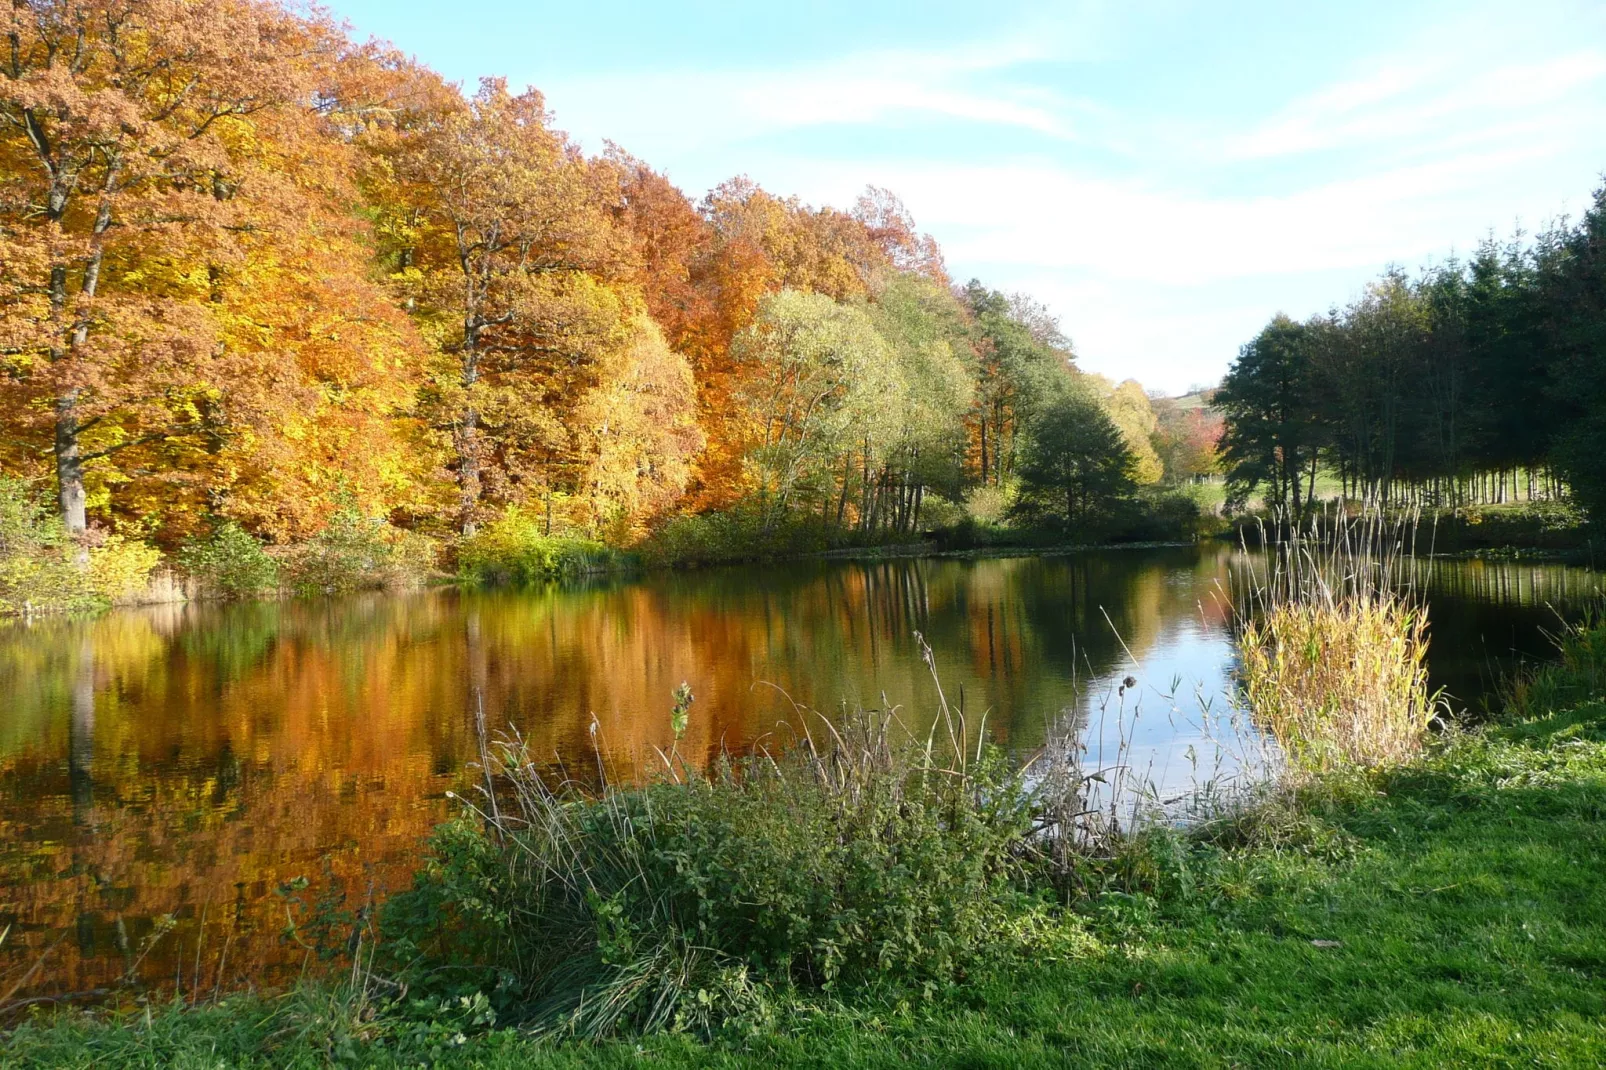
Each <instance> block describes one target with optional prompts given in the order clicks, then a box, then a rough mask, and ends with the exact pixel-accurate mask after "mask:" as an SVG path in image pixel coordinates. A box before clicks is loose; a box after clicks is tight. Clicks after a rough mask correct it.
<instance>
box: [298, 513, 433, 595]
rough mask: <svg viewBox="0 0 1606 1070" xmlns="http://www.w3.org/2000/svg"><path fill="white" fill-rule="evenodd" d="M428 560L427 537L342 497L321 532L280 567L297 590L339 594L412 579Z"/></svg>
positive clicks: (430, 561)
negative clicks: (367, 512)
mask: <svg viewBox="0 0 1606 1070" xmlns="http://www.w3.org/2000/svg"><path fill="white" fill-rule="evenodd" d="M434 559H435V546H434V544H433V543H432V542H431V541H430V540H428V539H427V538H425V537H424V536H422V535H418V534H416V533H413V532H409V531H403V530H401V529H399V528H396V527H392V526H391V525H390V524H389V523H387V522H386V521H385V520H384V519H383V518H381V517H370V516H367V515H365V514H364V513H363V512H362V510H361V509H360V508H358V507H357V505H356V503H355V502H354V501H352V500H350V499H347V500H346V501H345V502H344V503H343V504H342V505H341V506H340V508H338V509H336V510H335V512H334V513H333V514H332V515H331V516H330V517H329V523H328V524H326V525H325V526H324V529H323V530H322V531H320V532H318V534H316V535H314V536H313V537H312V538H310V539H308V540H307V541H306V542H304V543H301V544H300V545H299V546H297V547H296V548H295V549H294V551H292V553H291V554H290V557H289V561H288V567H287V570H286V571H287V572H288V576H289V580H290V586H291V587H292V588H294V589H295V590H296V592H297V593H300V594H339V593H342V592H345V591H354V590H360V589H362V588H370V587H390V586H399V585H404V584H407V583H414V582H417V581H419V580H421V579H422V578H423V577H424V576H425V575H427V574H428V572H429V570H430V569H431V568H432V567H433V564H434Z"/></svg>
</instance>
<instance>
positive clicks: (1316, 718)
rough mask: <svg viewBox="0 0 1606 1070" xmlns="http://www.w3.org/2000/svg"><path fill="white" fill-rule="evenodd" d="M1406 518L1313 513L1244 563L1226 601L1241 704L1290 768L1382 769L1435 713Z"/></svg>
mask: <svg viewBox="0 0 1606 1070" xmlns="http://www.w3.org/2000/svg"><path fill="white" fill-rule="evenodd" d="M1415 542H1416V532H1415V530H1414V523H1413V522H1411V521H1389V520H1385V519H1384V518H1383V516H1382V515H1381V514H1380V513H1377V512H1368V513H1366V514H1364V515H1362V516H1360V517H1358V518H1349V517H1344V516H1340V517H1338V518H1336V519H1333V520H1331V521H1329V520H1327V519H1326V518H1324V517H1320V516H1318V517H1316V518H1315V519H1313V520H1312V521H1311V522H1310V525H1309V526H1308V527H1307V528H1303V529H1300V528H1295V529H1294V530H1293V531H1292V532H1291V535H1290V537H1289V538H1287V539H1286V540H1284V541H1282V542H1280V543H1278V544H1276V545H1275V546H1274V547H1273V548H1272V550H1271V551H1270V552H1269V553H1268V554H1267V555H1266V556H1265V558H1264V559H1263V560H1264V562H1265V563H1264V564H1263V565H1262V566H1260V567H1258V568H1255V567H1252V568H1251V571H1250V575H1249V582H1248V584H1247V586H1246V590H1245V591H1244V593H1243V594H1242V595H1241V596H1240V597H1239V598H1238V599H1236V600H1235V603H1236V606H1237V610H1238V618H1239V631H1240V636H1239V644H1238V646H1239V657H1240V664H1239V669H1238V678H1239V683H1240V686H1241V688H1242V693H1243V697H1244V700H1245V702H1246V704H1247V706H1248V708H1249V710H1250V712H1251V714H1252V715H1253V716H1254V718H1255V719H1256V721H1257V723H1259V724H1260V725H1261V726H1262V727H1263V728H1264V729H1266V730H1268V731H1270V732H1271V733H1272V735H1273V736H1274V737H1275V738H1276V740H1277V742H1278V744H1279V745H1280V746H1281V747H1282V749H1283V751H1284V752H1285V754H1286V755H1287V756H1288V758H1289V759H1290V761H1291V762H1292V764H1293V766H1294V767H1295V768H1297V769H1302V770H1305V771H1309V772H1327V771H1332V770H1334V769H1339V768H1345V767H1355V766H1360V767H1371V766H1382V765H1392V764H1397V763H1400V762H1403V761H1405V760H1407V759H1408V758H1410V757H1411V756H1412V755H1413V754H1415V753H1416V752H1417V750H1418V749H1419V748H1420V747H1421V745H1422V742H1423V740H1424V739H1425V738H1426V737H1427V734H1428V731H1429V727H1430V725H1431V724H1432V722H1433V720H1434V719H1435V718H1436V717H1438V716H1439V715H1440V714H1441V713H1442V712H1444V711H1445V710H1446V702H1445V699H1444V696H1443V695H1442V693H1437V692H1430V691H1429V689H1428V670H1427V650H1428V630H1427V616H1426V611H1425V606H1424V604H1423V602H1422V600H1421V599H1420V597H1419V596H1418V595H1417V594H1416V591H1415V585H1414V582H1413V580H1414V573H1415V568H1416V564H1417V561H1416V558H1415V556H1414V554H1413V551H1412V550H1411V547H1412V546H1414V545H1415Z"/></svg>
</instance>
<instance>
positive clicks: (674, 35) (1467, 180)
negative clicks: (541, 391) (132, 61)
mask: <svg viewBox="0 0 1606 1070" xmlns="http://www.w3.org/2000/svg"><path fill="white" fill-rule="evenodd" d="M332 6H333V9H334V13H335V14H336V15H337V16H339V17H342V18H344V19H346V20H347V21H348V22H349V23H350V24H351V26H352V28H353V30H354V31H355V32H356V33H357V34H358V35H359V36H364V37H366V36H370V35H371V36H375V37H379V38H381V39H384V40H388V41H390V42H393V43H394V44H395V45H397V46H398V47H400V48H401V49H402V50H403V51H404V52H408V53H411V54H413V55H415V56H417V57H418V58H419V59H420V60H422V61H423V62H425V63H427V64H428V65H429V66H431V67H433V68H434V69H436V70H438V71H440V72H441V73H442V74H444V75H446V76H447V77H449V78H452V79H454V80H460V81H462V82H463V83H464V84H465V85H466V86H469V87H472V86H473V85H474V84H475V83H476V81H477V80H478V79H479V78H480V77H481V76H485V75H501V76H505V77H506V78H507V79H508V80H509V82H510V84H511V85H513V86H514V87H515V88H522V87H523V86H525V85H532V86H534V87H536V88H537V89H540V90H541V91H542V92H543V93H544V94H545V95H546V99H547V103H548V106H549V107H550V109H551V110H552V112H553V113H554V115H555V117H556V120H557V125H558V126H559V127H561V128H562V129H564V130H566V131H568V132H569V134H570V135H572V136H573V137H574V138H575V139H576V140H577V141H578V142H579V143H580V144H581V145H582V146H584V148H585V149H586V150H587V151H589V152H600V151H602V149H603V148H604V143H605V141H612V142H615V143H616V144H618V145H620V146H621V147H622V148H624V149H626V150H627V151H629V152H630V153H632V154H633V155H635V156H637V157H639V158H641V159H643V160H645V161H647V162H648V163H649V164H651V165H652V166H654V167H655V168H657V169H658V170H661V171H664V172H666V173H667V174H668V175H669V177H670V178H671V179H672V180H673V181H674V182H675V183H676V184H678V185H679V186H680V187H681V188H682V189H683V190H685V191H686V192H687V193H688V194H690V195H692V196H693V197H694V198H700V197H701V196H702V194H703V193H704V192H706V191H707V190H708V189H709V188H711V187H713V186H715V185H717V184H718V183H719V182H721V181H723V180H725V179H727V178H730V177H732V176H734V175H738V174H746V175H748V176H750V177H751V178H752V179H754V180H755V181H757V182H758V183H759V184H761V185H762V186H764V187H765V188H766V189H769V190H770V191H772V192H774V193H778V194H783V195H786V194H796V195H798V196H800V197H802V198H803V199H804V200H805V201H807V202H809V203H811V204H814V205H833V206H836V207H844V208H845V207H849V206H851V205H852V203H853V201H854V199H855V198H856V197H857V196H858V194H859V193H860V192H861V191H862V190H863V189H864V187H865V186H866V185H867V184H873V185H877V186H883V187H886V188H889V189H891V190H893V191H894V192H896V193H897V194H898V195H899V196H900V197H902V199H903V201H904V203H905V204H906V205H907V206H908V208H909V210H910V212H911V213H912V214H913V215H914V217H915V220H916V222H917V223H918V224H919V226H920V227H921V229H923V230H926V231H929V232H930V233H932V234H933V235H934V236H935V237H936V238H937V240H938V241H939V242H940V243H941V245H942V247H943V250H944V252H945V254H946V257H947V262H948V267H949V271H950V273H951V274H952V275H953V276H954V278H955V279H957V280H959V281H964V280H967V279H970V278H972V277H975V278H980V279H981V280H982V281H983V282H985V283H986V284H987V285H989V286H991V287H993V288H995V289H1000V290H1005V291H1023V292H1026V293H1029V294H1031V295H1032V296H1034V297H1036V298H1037V299H1038V300H1040V301H1042V302H1043V303H1045V304H1046V305H1048V307H1049V308H1050V309H1051V310H1052V311H1053V312H1054V313H1055V314H1056V315H1057V316H1058V317H1059V318H1060V321H1061V325H1062V327H1063V328H1064V329H1065V331H1066V333H1067V334H1068V335H1069V336H1070V337H1071V339H1072V341H1073V343H1074V345H1075V348H1076V351H1077V353H1078V362H1079V364H1080V366H1081V367H1082V368H1084V369H1085V370H1088V371H1094V372H1098V373H1101V374H1104V375H1108V376H1111V377H1112V378H1116V379H1125V378H1135V379H1137V380H1138V381H1140V382H1141V383H1143V384H1144V386H1146V387H1148V388H1150V389H1160V390H1165V391H1167V392H1170V393H1180V392H1182V391H1184V390H1186V389H1188V388H1190V387H1192V386H1194V385H1201V384H1209V383H1214V382H1216V381H1217V380H1219V378H1220V377H1221V375H1222V374H1223V373H1224V372H1225V371H1226V369H1227V367H1228V366H1229V365H1230V363H1231V362H1232V360H1233V358H1234V356H1235V355H1236V353H1237V351H1238V347H1239V346H1240V345H1242V344H1243V343H1244V342H1245V341H1247V340H1248V339H1249V338H1250V337H1252V336H1253V335H1254V333H1255V332H1256V331H1257V330H1258V329H1259V327H1260V326H1261V325H1262V324H1263V323H1264V322H1265V321H1266V320H1267V319H1269V318H1270V317H1271V316H1272V315H1273V314H1275V313H1277V312H1286V313H1288V314H1289V315H1292V316H1295V317H1298V318H1304V317H1306V316H1309V315H1313V314H1315V313H1319V312H1322V311H1325V310H1326V309H1328V308H1329V307H1331V306H1333V305H1335V304H1342V303H1344V302H1346V301H1348V300H1350V299H1351V298H1353V297H1355V296H1356V295H1358V294H1359V293H1361V292H1362V290H1363V289H1364V287H1365V286H1366V284H1367V282H1368V281H1369V280H1370V279H1372V278H1375V277H1376V276H1377V274H1378V273H1379V272H1381V271H1382V270H1383V269H1384V268H1386V267H1388V266H1390V265H1399V266H1402V267H1405V268H1407V269H1410V270H1415V269H1417V268H1420V267H1422V266H1425V265H1428V264H1431V263H1438V262H1442V261H1444V260H1446V259H1448V258H1449V257H1451V256H1453V255H1457V254H1460V255H1462V256H1464V255H1466V254H1467V253H1468V252H1470V251H1471V250H1472V249H1473V248H1474V247H1475V246H1476V245H1477V243H1478V242H1479V241H1480V240H1482V239H1484V238H1485V237H1488V236H1489V235H1490V234H1491V233H1492V234H1494V235H1495V236H1497V237H1500V238H1507V237H1509V236H1510V235H1511V234H1512V233H1513V232H1515V231H1516V230H1517V229H1518V228H1521V229H1523V230H1526V231H1530V232H1531V231H1533V230H1535V229H1539V228H1542V227H1543V226H1545V225H1546V224H1547V223H1549V222H1550V221H1552V220H1554V219H1555V218H1556V217H1558V216H1562V215H1573V216H1576V215H1577V214H1578V213H1579V212H1580V211H1581V209H1582V207H1583V206H1584V204H1585V202H1586V201H1587V199H1588V197H1589V195H1590V193H1591V191H1592V190H1593V189H1594V188H1595V187H1596V186H1597V185H1598V184H1599V183H1600V181H1601V178H1602V174H1603V173H1606V2H1602V0H1518V2H1511V0H1501V2H1487V3H1485V2H1479V0H1453V2H1439V0H1305V2H1300V3H1295V2H1291V0H1276V2H1271V0H1264V2H1255V0H1242V2H1240V0H1200V2H1193V3H1188V2H1182V0H1109V2H1100V0H1087V2H1077V0H1062V2H1059V3H1023V2H1017V0H993V2H990V3H982V4H978V3H976V2H974V0H968V2H965V3H951V2H948V0H925V2H921V3H912V2H902V3H889V2H882V0H854V2H840V0H824V2H818V3H792V4H780V3H763V2H755V3H710V2H672V0H657V2H626V0H614V2H611V3H602V2H596V0H591V2H582V0H565V2H563V3H545V2H533V3H532V2H520V0H452V2H451V3H443V2H439V0H333V3H332Z"/></svg>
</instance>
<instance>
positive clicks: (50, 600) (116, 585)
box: [0, 476, 160, 615]
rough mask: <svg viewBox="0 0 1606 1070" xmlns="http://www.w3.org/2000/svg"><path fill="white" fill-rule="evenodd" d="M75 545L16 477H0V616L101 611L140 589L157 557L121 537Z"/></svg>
mask: <svg viewBox="0 0 1606 1070" xmlns="http://www.w3.org/2000/svg"><path fill="white" fill-rule="evenodd" d="M82 547H83V553H84V556H85V560H82V561H81V560H79V552H80V548H79V545H77V544H75V543H74V542H73V541H72V540H71V539H69V538H68V537H67V532H66V530H65V529H64V528H63V527H62V524H61V522H60V521H59V520H58V519H56V517H55V516H53V515H52V514H51V512H50V510H49V509H48V507H47V506H46V505H45V504H44V503H43V502H42V501H41V500H40V498H39V496H38V495H37V494H35V493H34V491H33V489H32V488H31V487H29V486H28V484H26V483H24V482H23V481H22V480H19V479H13V478H10V477H7V476H0V615H6V614H20V613H50V612H85V611H93V610H99V609H105V608H106V607H107V606H109V605H112V604H113V603H116V602H119V601H122V600H124V599H126V598H129V597H131V596H132V595H134V594H136V593H137V592H138V591H140V590H142V589H143V588H144V587H145V585H146V583H147V581H148V580H149V578H150V574H151V570H152V569H154V568H155V567H156V565H157V562H158V561H159V560H160V555H159V554H158V553H157V552H156V550H155V549H153V548H152V547H150V546H148V545H146V544H145V543H142V542H139V541H137V540H131V539H125V538H123V537H122V536H121V535H116V534H110V535H108V534H103V533H94V532H92V533H90V534H89V535H87V536H86V537H85V539H84V542H83V544H82Z"/></svg>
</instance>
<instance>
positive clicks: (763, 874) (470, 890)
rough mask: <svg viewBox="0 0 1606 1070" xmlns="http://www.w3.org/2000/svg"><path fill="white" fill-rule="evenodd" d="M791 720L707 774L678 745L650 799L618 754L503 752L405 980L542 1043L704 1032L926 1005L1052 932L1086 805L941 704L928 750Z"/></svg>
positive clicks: (512, 746)
mask: <svg viewBox="0 0 1606 1070" xmlns="http://www.w3.org/2000/svg"><path fill="white" fill-rule="evenodd" d="M925 659H926V662H927V664H928V665H929V664H931V659H930V654H929V651H926V652H925ZM939 691H940V684H939ZM689 705H690V694H689V692H686V691H684V690H682V691H680V692H677V694H676V695H675V709H674V712H673V713H672V717H673V720H672V723H673V725H674V726H675V728H676V734H677V738H678V736H679V734H680V732H682V731H683V730H684V724H685V716H686V712H687V707H688V706H689ZM792 723H793V724H794V725H795V726H796V729H797V732H798V735H797V738H796V740H795V741H794V742H793V743H792V744H791V745H789V746H787V747H785V748H783V749H780V750H777V751H775V752H767V751H762V750H761V751H759V752H757V753H754V754H752V755H749V756H745V757H736V756H725V757H721V758H719V759H717V760H716V761H715V762H713V764H712V765H711V767H710V768H708V769H707V770H704V769H702V768H700V763H692V762H688V761H687V760H685V759H684V758H683V757H682V756H681V755H680V754H679V752H678V749H676V748H672V749H671V751H670V752H669V753H668V754H663V755H661V761H660V763H659V764H660V766H661V770H662V773H661V775H660V776H658V777H657V778H655V779H654V780H652V781H651V782H649V783H646V784H625V785H616V784H613V783H610V782H608V780H607V778H606V776H605V775H603V774H605V773H606V769H605V763H602V762H601V760H600V759H599V766H598V769H599V776H601V779H602V780H603V783H602V786H601V787H600V788H598V787H596V786H595V781H594V780H593V778H592V777H591V776H589V775H588V777H587V779H588V780H592V781H593V783H592V785H590V786H584V785H581V784H580V783H578V782H577V780H576V779H575V778H574V777H572V776H570V775H568V774H567V773H566V772H564V771H562V770H558V769H554V768H552V767H550V766H544V765H541V764H538V763H536V762H533V761H532V760H531V756H530V754H529V753H528V750H527V749H526V747H525V746H524V744H523V743H522V741H520V740H518V739H517V738H513V739H501V740H497V741H488V742H487V744H486V746H485V748H484V773H485V784H484V785H483V787H482V788H481V790H480V791H479V792H478V795H477V798H475V799H473V800H471V801H469V807H468V813H467V815H466V816H465V818H464V819H462V820H459V821H457V822H454V823H453V824H451V825H449V826H447V827H445V828H444V829H442V830H441V831H440V832H439V834H438V835H437V837H436V839H435V841H434V852H433V858H432V861H431V862H430V863H429V864H428V866H427V867H426V868H425V870H424V871H423V872H422V873H421V874H420V875H419V876H418V878H417V880H416V882H415V885H414V887H413V889H412V890H411V891H410V892H408V893H405V894H403V895H402V896H399V897H396V898H394V899H393V900H392V901H391V903H390V904H389V906H388V908H387V911H386V913H385V915H384V918H383V922H382V929H383V930H384V932H385V934H386V938H387V940H388V941H389V942H390V950H391V954H392V956H393V958H395V959H397V960H398V961H400V962H401V963H403V965H404V971H403V972H404V975H405V977H406V979H407V982H408V983H409V984H410V985H411V986H412V988H413V990H414V991H424V992H436V993H439V994H443V995H448V996H455V995H461V994H465V993H469V992H485V993H490V994H491V998H492V999H493V1001H495V1002H496V1004H497V1010H498V1012H499V1013H500V1014H501V1015H502V1016H503V1017H504V1018H505V1019H513V1020H519V1021H522V1022H524V1023H525V1024H526V1025H527V1026H528V1027H530V1028H534V1029H536V1030H538V1031H551V1032H560V1033H568V1034H575V1035H582V1036H601V1035H606V1034H609V1033H613V1032H616V1031H618V1030H621V1029H627V1028H628V1029H641V1030H652V1029H658V1028H666V1027H682V1028H694V1029H707V1028H711V1027H713V1026H715V1025H717V1024H718V1023H720V1022H722V1021H725V1020H727V1019H728V1018H729V1017H731V1016H733V1015H741V1016H744V1017H746V1018H749V1019H751V1018H753V1017H754V1016H759V1017H762V1016H763V1015H764V1014H766V1013H768V1011H767V1010H766V1008H769V1007H772V1006H774V1005H775V1001H776V1000H777V999H778V998H782V997H784V995H785V993H788V992H795V991H801V990H815V991H819V990H827V991H829V990H835V989H838V988H840V987H842V986H862V985H866V984H871V985H889V984H890V985H895V986H905V987H908V988H912V989H913V990H914V991H916V992H918V991H922V990H924V991H930V990H932V989H933V988H934V987H942V986H945V985H947V984H950V983H952V982H954V981H955V980H957V979H958V978H960V977H962V976H963V975H964V974H965V972H966V971H967V970H968V969H970V968H972V967H973V966H975V965H976V964H977V963H978V962H979V961H980V960H981V959H983V958H984V957H992V956H995V955H996V954H998V953H1000V952H1001V951H1002V950H1003V949H1007V948H1010V947H1019V946H1020V941H1021V940H1023V939H1028V938H1029V934H1031V933H1034V932H1036V931H1037V930H1038V929H1047V928H1049V927H1048V926H1034V924H1033V921H1032V919H1033V918H1035V917H1037V910H1038V908H1037V907H1035V906H1033V905H1032V903H1031V902H1030V901H1028V899H1027V898H1026V896H1025V890H1026V889H1027V888H1028V887H1029V885H1030V884H1031V878H1032V876H1033V875H1034V874H1035V873H1038V872H1042V868H1041V867H1042V866H1043V865H1044V864H1045V863H1047V862H1048V861H1049V860H1050V856H1051V850H1050V848H1051V841H1052V837H1053V836H1054V828H1055V826H1056V823H1057V822H1058V821H1060V820H1061V819H1062V817H1063V819H1064V820H1075V814H1076V812H1077V810H1078V807H1076V806H1075V805H1074V804H1071V803H1066V802H1059V803H1056V804H1055V805H1052V806H1051V805H1047V804H1046V801H1045V798H1044V791H1043V788H1042V787H1041V786H1034V784H1033V783H1029V780H1028V778H1027V777H1026V776H1025V775H1024V773H1023V771H1022V770H1021V768H1020V766H1019V765H1018V764H1017V763H1014V762H1011V761H1010V760H1009V759H1008V758H1007V757H1006V756H1005V755H1003V754H1002V753H1001V752H999V751H998V750H996V749H995V748H992V747H990V746H988V745H987V744H985V743H982V742H979V736H980V729H981V727H982V726H980V725H975V726H967V725H966V723H965V719H964V717H963V715H962V713H960V712H959V711H956V710H953V709H951V708H950V707H949V706H948V704H947V702H946V700H941V701H940V710H939V711H938V716H937V718H936V720H935V722H934V724H933V726H932V728H931V730H930V731H929V732H927V733H925V734H924V735H921V734H918V733H914V732H911V731H909V729H908V728H907V726H906V725H905V724H904V722H903V721H902V719H901V718H900V716H899V715H898V713H897V711H896V710H894V709H875V710H860V711H857V712H856V713H853V714H850V715H847V716H845V717H839V718H825V717H822V716H821V715H819V714H816V713H813V712H812V711H808V710H803V709H799V710H798V711H797V716H796V717H795V718H794V719H793V721H792ZM1053 786H1054V787H1055V788H1059V789H1062V788H1064V787H1065V782H1064V781H1063V780H1061V781H1056V782H1055V784H1054V785H1053ZM1057 931H1059V932H1061V933H1063V932H1064V931H1065V930H1064V927H1063V926H1061V927H1060V928H1059V929H1058V930H1057ZM1023 934H1028V935H1023Z"/></svg>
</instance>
